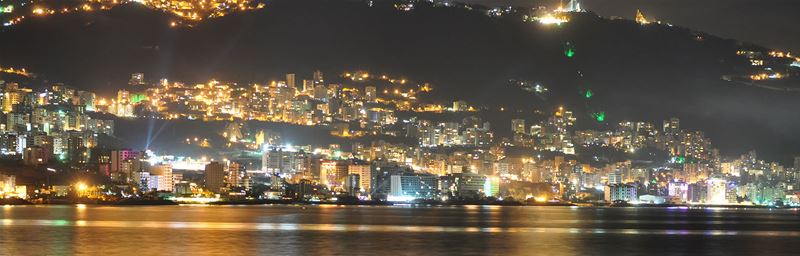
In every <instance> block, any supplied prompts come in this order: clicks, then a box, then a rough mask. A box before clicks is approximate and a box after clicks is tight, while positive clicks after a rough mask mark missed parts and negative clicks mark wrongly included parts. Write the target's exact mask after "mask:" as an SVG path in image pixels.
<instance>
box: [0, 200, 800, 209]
mask: <svg viewBox="0 0 800 256" xmlns="http://www.w3.org/2000/svg"><path fill="white" fill-rule="evenodd" d="M0 205H2V206H25V205H83V206H86V205H98V206H164V205H167V206H168V205H172V206H175V205H210V206H237V205H312V206H313V205H337V206H395V205H414V206H428V207H433V206H511V207H516V206H522V207H524V206H540V207H541V206H547V207H558V206H561V207H564V206H569V207H587V208H591V207H595V208H736V209H750V208H753V209H796V208H797V207H788V206H784V207H776V206H766V205H738V204H731V205H710V204H709V205H690V204H627V205H614V204H601V203H555V202H545V203H522V202H515V201H514V202H502V201H494V202H472V201H464V202H438V201H426V202H387V201H344V202H310V201H299V200H272V199H258V200H223V201H217V202H211V203H178V202H175V201H171V200H150V199H147V200H122V201H117V202H110V201H87V200H50V201H47V202H44V201H42V202H36V203H34V202H31V201H28V200H23V199H18V198H4V199H0Z"/></svg>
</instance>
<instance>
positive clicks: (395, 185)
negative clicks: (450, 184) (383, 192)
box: [387, 174, 438, 202]
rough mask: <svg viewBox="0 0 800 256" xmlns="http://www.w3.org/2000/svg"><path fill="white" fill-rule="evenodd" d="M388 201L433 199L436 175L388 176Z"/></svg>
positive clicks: (435, 188) (434, 196)
mask: <svg viewBox="0 0 800 256" xmlns="http://www.w3.org/2000/svg"><path fill="white" fill-rule="evenodd" d="M389 179H390V184H391V186H390V189H389V195H388V197H387V200H388V201H393V202H398V201H412V200H415V199H435V198H436V196H437V193H438V180H437V177H436V176H434V175H431V174H406V175H392V176H390V178H389Z"/></svg>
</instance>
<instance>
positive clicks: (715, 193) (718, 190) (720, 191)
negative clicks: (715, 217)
mask: <svg viewBox="0 0 800 256" xmlns="http://www.w3.org/2000/svg"><path fill="white" fill-rule="evenodd" d="M707 184H708V186H707V193H708V194H707V195H706V203H709V204H727V203H730V202H729V201H728V198H727V195H728V181H727V180H724V179H716V178H715V179H709V180H708V181H707Z"/></svg>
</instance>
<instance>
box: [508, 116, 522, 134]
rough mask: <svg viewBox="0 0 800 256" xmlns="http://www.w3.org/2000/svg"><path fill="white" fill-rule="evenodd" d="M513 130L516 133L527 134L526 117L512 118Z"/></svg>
mask: <svg viewBox="0 0 800 256" xmlns="http://www.w3.org/2000/svg"><path fill="white" fill-rule="evenodd" d="M511 130H512V131H513V132H514V133H515V134H525V119H511Z"/></svg>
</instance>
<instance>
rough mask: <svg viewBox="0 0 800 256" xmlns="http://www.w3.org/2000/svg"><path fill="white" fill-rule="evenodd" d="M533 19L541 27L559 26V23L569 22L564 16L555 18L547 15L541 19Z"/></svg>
mask: <svg viewBox="0 0 800 256" xmlns="http://www.w3.org/2000/svg"><path fill="white" fill-rule="evenodd" d="M534 19H535V20H536V21H538V22H539V23H540V24H542V25H552V24H555V25H561V23H567V22H569V18H567V17H566V16H562V15H557V16H556V15H553V14H549V13H548V14H546V15H544V16H542V17H535V18H534Z"/></svg>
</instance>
